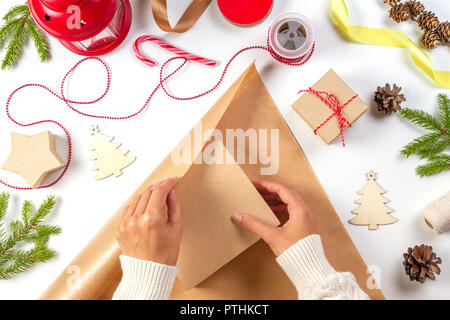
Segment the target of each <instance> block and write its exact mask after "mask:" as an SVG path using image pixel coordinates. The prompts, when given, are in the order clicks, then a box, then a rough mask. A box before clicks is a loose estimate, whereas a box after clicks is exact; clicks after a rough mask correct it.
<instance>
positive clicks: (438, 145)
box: [417, 136, 450, 159]
mask: <svg viewBox="0 0 450 320" xmlns="http://www.w3.org/2000/svg"><path fill="white" fill-rule="evenodd" d="M441 137H442V139H438V140H437V141H436V142H435V143H432V144H429V145H426V146H425V147H422V149H421V150H420V151H419V152H417V153H418V154H419V156H420V158H421V159H428V158H430V157H432V156H434V155H436V154H439V153H441V152H443V151H444V150H445V149H447V148H448V147H449V146H450V137H447V136H441Z"/></svg>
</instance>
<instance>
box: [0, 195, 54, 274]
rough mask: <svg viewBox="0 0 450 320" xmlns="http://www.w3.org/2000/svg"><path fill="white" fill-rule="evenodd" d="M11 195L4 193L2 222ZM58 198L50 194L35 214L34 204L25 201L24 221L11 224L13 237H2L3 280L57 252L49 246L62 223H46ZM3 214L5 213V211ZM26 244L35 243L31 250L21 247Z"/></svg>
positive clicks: (0, 202)
mask: <svg viewBox="0 0 450 320" xmlns="http://www.w3.org/2000/svg"><path fill="white" fill-rule="evenodd" d="M8 200H9V195H8V194H7V193H1V194H0V224H1V222H2V218H3V217H4V215H5V213H6V209H7V207H8ZM54 205H55V197H54V196H49V197H48V198H47V199H46V200H45V201H44V202H43V203H42V204H41V206H40V207H39V209H38V210H37V211H36V213H35V214H33V205H32V203H31V202H30V201H25V202H24V203H23V206H22V214H21V220H13V221H12V222H11V223H10V224H9V236H8V237H7V238H6V239H5V235H3V236H2V237H0V279H10V278H12V277H13V276H15V275H18V274H19V273H22V272H24V271H26V270H28V269H29V268H31V267H32V266H33V265H34V264H35V263H36V262H44V261H46V260H48V259H50V258H52V257H53V256H54V255H55V251H54V250H53V249H51V248H49V247H48V241H49V240H50V236H52V235H57V234H59V233H60V232H61V228H59V227H58V226H53V225H47V224H42V223H43V221H44V219H45V218H46V217H47V216H48V214H49V213H50V212H51V211H52V209H53V207H54ZM2 213H3V214H2ZM22 242H25V243H31V244H33V247H32V248H31V249H28V250H23V249H17V247H18V246H19V245H21V244H22Z"/></svg>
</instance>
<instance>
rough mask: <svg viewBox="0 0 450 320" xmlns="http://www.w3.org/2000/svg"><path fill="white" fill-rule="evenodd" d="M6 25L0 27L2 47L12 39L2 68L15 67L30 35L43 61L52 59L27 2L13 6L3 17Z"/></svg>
mask: <svg viewBox="0 0 450 320" xmlns="http://www.w3.org/2000/svg"><path fill="white" fill-rule="evenodd" d="M3 20H4V25H3V26H1V27H0V48H1V47H2V46H3V44H4V43H5V42H6V40H8V39H10V42H9V44H8V46H7V48H6V54H5V57H4V58H3V61H2V69H5V68H8V69H9V68H11V67H13V66H14V65H15V64H16V62H17V60H18V59H19V58H20V56H21V55H22V52H23V47H24V45H25V42H26V40H27V39H28V36H29V37H30V38H31V39H32V40H33V43H34V46H35V47H36V50H37V52H38V54H39V58H40V59H41V62H46V61H48V60H49V59H50V53H49V48H48V42H47V38H46V36H45V34H44V33H43V32H42V31H41V30H40V29H39V27H38V26H37V25H36V23H35V22H34V21H33V19H32V18H31V15H30V11H29V9H28V6H27V4H23V5H19V6H15V7H12V8H11V9H10V10H9V11H8V13H6V15H5V16H4V17H3Z"/></svg>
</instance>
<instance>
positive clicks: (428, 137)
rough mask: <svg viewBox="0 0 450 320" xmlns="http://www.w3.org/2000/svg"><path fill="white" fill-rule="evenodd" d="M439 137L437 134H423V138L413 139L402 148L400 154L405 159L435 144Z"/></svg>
mask: <svg viewBox="0 0 450 320" xmlns="http://www.w3.org/2000/svg"><path fill="white" fill-rule="evenodd" d="M440 137H441V134H440V133H438V132H432V133H427V134H424V135H423V136H421V137H418V138H416V139H414V140H413V141H412V142H410V143H408V144H407V145H406V146H404V147H403V149H402V150H401V151H400V153H401V154H402V155H404V156H406V157H409V156H411V155H413V154H417V153H419V152H421V151H423V150H426V149H427V148H429V147H430V145H433V144H435V143H436V142H437V141H438V140H439V138H440Z"/></svg>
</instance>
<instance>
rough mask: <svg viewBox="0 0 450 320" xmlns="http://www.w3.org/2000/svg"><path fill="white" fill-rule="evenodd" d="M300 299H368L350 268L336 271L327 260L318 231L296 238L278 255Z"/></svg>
mask: <svg viewBox="0 0 450 320" xmlns="http://www.w3.org/2000/svg"><path fill="white" fill-rule="evenodd" d="M277 262H278V264H279V265H280V266H281V268H282V269H283V270H284V272H285V273H286V275H287V276H288V277H289V279H290V280H291V281H292V283H293V284H294V285H295V287H296V288H297V291H298V298H299V299H300V300H327V299H329V300H347V299H353V300H368V299H369V297H368V296H367V294H366V293H365V292H364V291H362V290H361V289H360V288H359V286H358V284H357V283H356V280H355V277H354V276H353V275H352V274H351V273H350V272H345V273H338V272H336V270H334V269H333V267H332V266H331V265H330V263H329V262H328V260H327V258H326V257H325V253H324V251H323V247H322V242H321V239H320V236H319V235H318V234H314V235H311V236H308V237H306V238H303V239H301V240H299V241H298V242H297V243H295V244H294V245H292V246H291V247H290V248H288V249H287V250H286V251H285V252H283V253H282V254H281V255H280V256H279V257H278V258H277Z"/></svg>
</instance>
